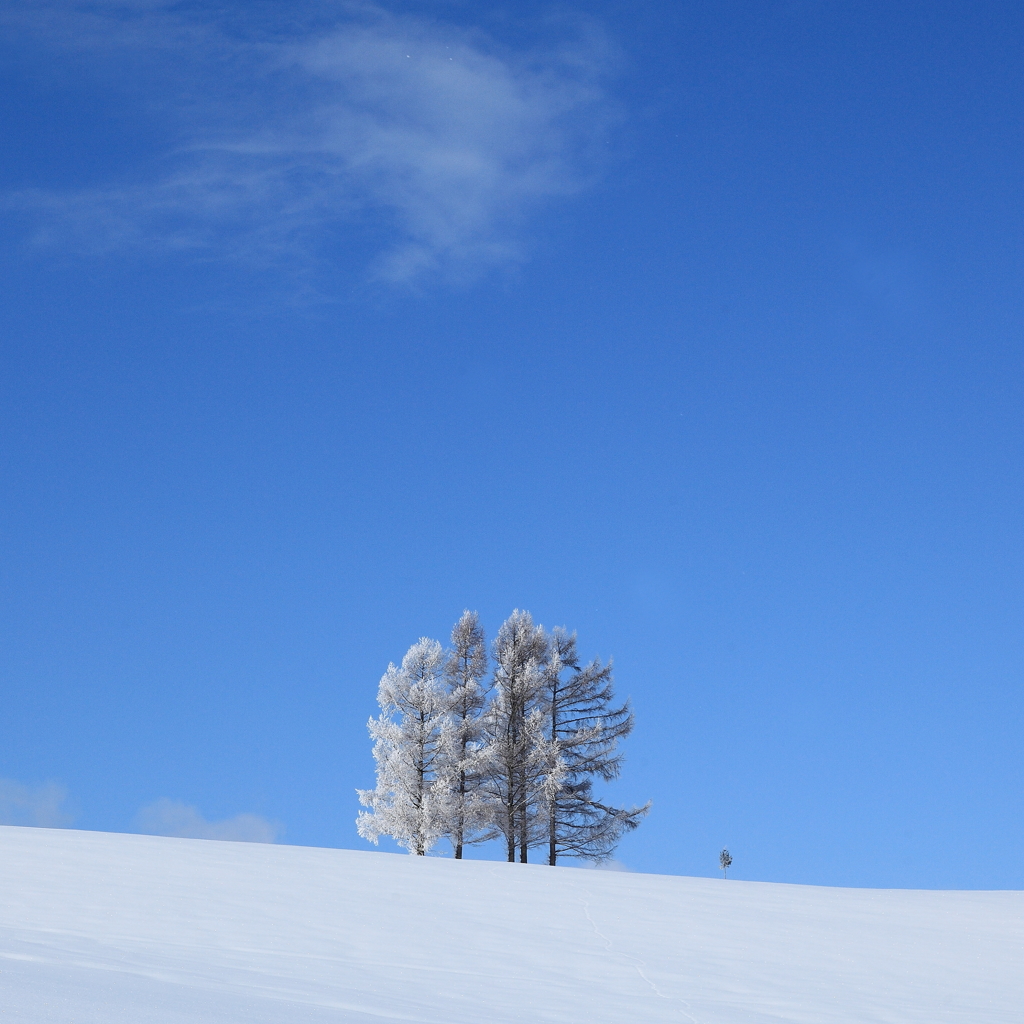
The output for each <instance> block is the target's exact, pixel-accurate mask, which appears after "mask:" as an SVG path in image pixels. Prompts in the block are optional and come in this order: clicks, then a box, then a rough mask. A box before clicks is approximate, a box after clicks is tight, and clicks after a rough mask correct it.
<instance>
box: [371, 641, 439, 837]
mask: <svg viewBox="0 0 1024 1024" xmlns="http://www.w3.org/2000/svg"><path fill="white" fill-rule="evenodd" d="M444 667H445V655H444V651H443V650H442V648H441V645H440V644H439V643H438V642H437V641H436V640H430V639H427V638H426V637H424V638H422V639H421V640H419V641H417V642H416V643H414V644H413V645H412V647H410V648H409V651H408V653H407V654H406V655H405V657H404V658H403V659H402V666H401V668H397V667H396V666H395V665H393V664H392V665H389V666H388V670H387V672H385V673H384V676H383V678H382V679H381V681H380V688H379V690H378V693H377V702H378V704H380V709H381V713H380V716H379V717H378V718H371V719H370V721H369V723H368V728H369V730H370V735H371V737H372V738H373V740H374V745H373V757H374V760H375V761H376V762H377V785H376V787H375V788H374V789H363V790H357V792H358V793H359V802H360V803H361V804H363V806H364V807H369V808H370V810H369V811H360V812H359V817H358V819H357V827H358V830H359V834H360V835H361V836H362V837H363V838H364V839H369V840H370V842H372V843H376V842H377V841H378V840H379V838H380V837H381V836H382V835H387V836H391V837H392V838H393V839H394V840H395V841H396V842H397V843H398V844H399V845H400V846H403V847H404V848H405V849H407V850H408V851H409V852H410V853H415V854H419V855H420V856H422V855H424V854H426V852H427V851H428V850H429V849H430V848H431V847H432V846H433V845H434V843H436V842H437V840H438V838H439V837H440V836H442V835H444V834H445V832H446V831H447V822H446V814H445V805H446V802H445V800H444V799H443V798H441V799H439V797H440V794H439V793H438V792H437V791H435V787H436V779H437V774H436V773H437V769H438V766H439V762H440V761H441V733H442V728H443V726H444V723H445V716H446V714H447V711H448V695H447V692H446V688H445V686H444V683H443V680H442V676H443V673H444Z"/></svg>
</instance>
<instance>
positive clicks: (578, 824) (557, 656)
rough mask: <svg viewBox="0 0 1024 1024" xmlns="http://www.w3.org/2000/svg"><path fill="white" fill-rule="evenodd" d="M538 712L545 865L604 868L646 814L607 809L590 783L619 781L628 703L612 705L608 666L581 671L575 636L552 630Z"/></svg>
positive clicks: (644, 810) (628, 727)
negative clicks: (577, 861)
mask: <svg viewBox="0 0 1024 1024" xmlns="http://www.w3.org/2000/svg"><path fill="white" fill-rule="evenodd" d="M539 703H540V705H541V707H542V708H543V712H544V718H545V733H546V740H547V746H546V750H547V754H548V757H549V762H550V763H549V769H548V774H547V777H546V779H545V785H544V798H545V799H544V807H543V814H544V818H545V826H546V839H547V846H548V864H551V865H554V864H556V863H557V861H558V857H559V856H569V857H581V858H584V859H586V860H593V861H602V860H606V859H607V858H608V857H610V856H611V854H612V852H613V851H614V849H615V847H616V845H617V844H618V842H619V840H620V839H621V838H622V835H623V833H624V832H628V831H632V830H633V829H635V828H636V827H637V826H638V825H639V824H640V821H641V819H642V818H643V817H644V816H645V815H646V814H647V812H648V810H649V809H650V804H649V803H648V804H646V805H644V806H643V807H633V808H628V809H627V808H623V807H610V806H608V805H607V804H604V803H601V801H599V800H598V799H597V798H596V797H595V796H594V791H593V789H594V781H595V780H596V779H601V780H602V781H604V782H609V781H611V780H612V779H615V778H617V777H618V775H619V772H620V770H621V767H622V754H621V753H619V752H618V751H617V747H618V743H619V740H621V739H622V738H624V737H625V736H628V735H629V734H630V732H632V730H633V712H632V710H631V709H630V706H629V701H626V702H624V703H623V704H619V705H618V706H616V705H615V691H614V688H613V683H612V670H611V665H610V664H608V665H602V664H601V662H600V661H598V660H594V661H592V662H590V664H588V665H584V666H581V665H580V663H579V656H578V654H577V651H576V634H575V633H571V634H570V633H568V632H567V631H566V630H564V629H561V628H556V629H554V630H553V631H552V634H551V639H550V644H549V657H548V662H547V664H546V665H545V667H544V674H543V684H542V689H541V697H540V702H539Z"/></svg>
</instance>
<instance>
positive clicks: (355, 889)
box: [0, 827, 1024, 1024]
mask: <svg viewBox="0 0 1024 1024" xmlns="http://www.w3.org/2000/svg"><path fill="white" fill-rule="evenodd" d="M0 872H2V875H0V1020H2V1021H4V1022H5V1024H8V1022H10V1024H13V1022H31V1024H37V1022H42V1021H60V1022H61V1024H71V1022H73V1024H87V1022H93V1021H95V1022H100V1021H102V1022H104V1024H122V1022H124V1024H129V1022H130V1024H148V1022H160V1024H164V1022H172V1021H173V1022H182V1021H192V1022H202V1024H228V1022H232V1024H233V1022H243V1021H244V1022H246V1024H263V1022H275V1024H277V1022H299V1021H301V1022H309V1024H320V1022H326V1021H332V1022H353V1024H355V1022H358V1024H370V1022H373V1024H386V1022H389V1021H429V1022H437V1024H466V1022H473V1024H482V1022H487V1024H490V1022H495V1024H500V1022H506V1021H507V1022H512V1021H516V1022H529V1024H534V1022H537V1024H540V1022H558V1024H568V1022H574V1024H575V1022H579V1024H602V1022H613V1021H614V1022H643V1024H648V1022H650V1024H655V1022H661V1021H673V1022H696V1024H740V1022H743V1024H761V1022H765V1024H767V1022H772V1024H778V1022H782V1021H786V1022H801V1024H803V1022H806V1024H831V1022H840V1021H841V1022H843V1024H850V1022H860V1021H884V1022H892V1024H897V1022H898V1024H910V1022H915V1024H916V1022H921V1024H940V1022H947V1021H948V1022H964V1024H988V1022H991V1024H996V1022H1000V1024H1004V1022H1005V1024H1010V1022H1013V1024H1020V1022H1021V1021H1024V893H1019V892H914V891H876V890H855V889H822V888H812V887H806V886H792V885H775V884H768V883H755V882H739V881H733V880H729V881H728V882H726V881H722V880H720V879H700V878H676V877H669V876H659V875H635V874H627V873H613V872H598V871H583V870H579V869H574V868H556V869H552V868H548V867H545V866H539V865H538V866H534V865H526V866H519V865H508V864H495V863H489V862H483V861H464V862H461V863H457V862H455V861H451V860H442V859H432V858H430V859H424V858H412V857H404V856H395V855H388V854H379V853H363V852H352V851H348V850H317V849H308V848H303V847H285V846H258V845H249V844H244V843H226V842H210V841H202V840H187V839H159V838H153V837H149V836H134V835H110V834H106V833H95V832H72V831H55V830H48V829H30V828H14V827H2V828H0Z"/></svg>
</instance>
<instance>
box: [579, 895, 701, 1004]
mask: <svg viewBox="0 0 1024 1024" xmlns="http://www.w3.org/2000/svg"><path fill="white" fill-rule="evenodd" d="M571 884H572V887H573V888H574V889H577V890H580V891H582V892H585V893H586V894H587V895H588V896H593V893H592V892H590V890H589V889H581V887H580V886H578V885H577V884H576V883H575V882H573V883H571ZM580 903H582V904H583V913H584V914H586V915H587V920H588V921H589V922H590V927H591V928H593V929H594V934H595V935H596V936H597V937H598V938H599V939H600V940H601V941H602V942H603V943H604V944H605V949H607V951H608V952H609V953H610V954H611V955H612V956H620V957H622V959H623V960H629V961H630V962H631V963H632V965H633V968H634V970H635V971H636V973H637V974H639V975H640V977H641V978H643V980H644V981H645V982H646V983H647V984H648V985H650V987H651V989H652V991H653V992H654V994H655V995H656V996H657V997H658V998H659V999H667V1000H669V1002H679V1003H682V1004H683V1006H685V1007H686V1009H685V1010H684V1009H682V1008H680V1010H679V1012H680V1013H681V1014H682V1015H683V1016H684V1017H688V1018H689V1019H690V1020H691V1021H693V1024H700V1021H699V1020H697V1018H696V1017H694V1015H693V1014H692V1013H690V1010H691V1009H692V1007H691V1006H690V1004H689V1003H688V1002H687V1001H686V1000H685V999H673V997H672V996H667V995H665V993H664V992H662V991H661V989H660V988H658V986H657V985H656V984H655V983H654V982H653V981H651V979H650V978H648V977H647V975H646V974H645V973H644V968H645V967H646V966H647V964H646V963H645V962H644V961H643V960H641V959H640V957H638V956H633V955H632V954H630V953H622V952H620V951H619V950H617V949H613V948H612V940H611V939H609V938H608V936H607V935H605V933H604V932H603V931H601V929H600V928H598V927H597V922H596V921H595V920H594V919H593V918H592V917H591V916H590V903H589V902H588V901H587V900H585V899H580Z"/></svg>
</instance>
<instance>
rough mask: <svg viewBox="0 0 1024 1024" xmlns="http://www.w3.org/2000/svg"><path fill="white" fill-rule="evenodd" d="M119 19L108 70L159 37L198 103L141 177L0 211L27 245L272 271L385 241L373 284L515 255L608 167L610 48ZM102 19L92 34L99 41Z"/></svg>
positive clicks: (101, 52) (400, 23)
mask: <svg viewBox="0 0 1024 1024" xmlns="http://www.w3.org/2000/svg"><path fill="white" fill-rule="evenodd" d="M123 8H124V5H118V10H123ZM129 10H130V11H131V12H132V13H131V17H130V18H129V19H128V20H127V21H126V20H125V18H124V17H119V18H118V19H116V24H117V29H116V31H115V32H112V33H111V35H110V36H109V37H107V40H108V41H107V43H106V44H105V45H103V46H100V45H98V44H97V46H96V47H95V54H96V55H97V59H98V60H101V61H107V63H109V53H110V47H111V45H113V44H111V43H110V40H111V39H115V38H116V39H117V44H116V45H117V46H118V47H120V48H121V49H122V50H125V51H128V52H132V51H133V48H134V50H137V51H141V50H143V49H146V48H147V47H156V46H157V43H156V42H155V40H157V39H159V40H160V44H159V45H160V46H161V47H162V50H161V54H162V56H161V60H162V61H164V62H165V63H166V68H165V70H164V72H162V73H163V74H164V75H165V76H167V75H169V76H170V78H169V79H168V80H167V81H165V82H164V84H163V85H162V86H161V88H162V90H163V91H164V92H165V93H166V94H167V95H171V94H177V93H182V94H184V92H186V91H187V92H188V93H189V94H190V96H191V97H192V98H191V99H190V100H189V101H188V102H187V103H186V102H185V101H181V103H179V104H178V105H174V104H170V105H169V108H168V111H167V113H168V117H169V122H170V123H169V124H168V128H167V137H168V143H167V145H166V146H165V148H164V150H163V152H162V154H161V155H160V156H159V159H158V160H157V162H156V166H157V167H158V168H159V169H158V170H157V171H155V172H154V171H152V170H151V171H150V172H149V174H148V176H145V175H144V172H140V171H136V180H135V181H133V182H127V181H124V180H122V181H119V182H110V183H108V184H106V185H104V186H103V187H99V188H90V189H80V190H76V191H61V192H58V191H54V190H39V189H35V190H22V191H20V192H18V193H17V194H14V195H9V196H8V197H6V201H5V204H6V205H7V206H8V207H9V208H17V209H19V210H20V211H21V212H23V213H29V214H31V215H33V216H34V217H35V219H36V226H35V231H34V234H33V240H34V241H35V242H36V243H37V244H38V245H41V246H48V247H57V248H71V249H76V250H79V251H81V250H83V249H84V250H88V251H92V252H97V251H98V252H104V251H107V252H109V251H112V250H118V249H123V248H125V247H138V246H159V247H161V248H166V249H172V250H182V251H186V252H194V253H199V254H204V255H207V256H209V255H215V256H216V255H231V256H234V257H242V258H245V259H249V260H253V261H257V262H261V263H269V264H275V263H280V262H287V261H294V260H296V259H298V260H299V261H300V262H307V263H308V262H322V261H324V260H326V259H328V258H329V257H328V255H327V254H328V253H329V252H330V251H331V250H332V248H334V249H338V248H341V249H351V248H353V246H354V245H355V244H356V243H355V241H354V240H355V239H357V238H358V239H359V242H358V247H359V248H366V247H369V248H371V249H372V248H373V247H374V245H376V249H377V256H376V257H372V259H373V264H372V268H371V276H373V277H376V278H378V279H381V280H385V281H389V282H393V283H403V282H413V281H417V280H419V279H421V278H430V277H436V276H442V277H447V278H452V277H454V278H460V277H472V276H475V275H476V274H477V273H479V272H480V271H482V270H484V269H486V268H488V267H492V266H495V265H500V264H503V263H508V262H510V261H512V262H514V261H517V260H519V259H521V258H523V254H524V247H523V244H522V241H521V239H522V237H523V234H524V225H525V223H526V221H527V218H528V217H529V216H530V215H531V213H533V212H534V211H536V210H538V209H539V208H541V207H543V206H544V204H546V203H549V202H551V201H553V200H556V199H558V198H559V197H564V196H567V195H569V194H572V193H574V192H576V191H577V190H579V189H580V188H581V187H583V186H585V185H586V184H587V183H588V182H589V181H590V180H592V178H593V177H594V175H595V174H596V172H597V169H598V168H599V166H600V162H601V157H600V156H599V154H600V152H601V151H602V140H603V139H604V136H605V133H606V129H607V127H608V125H609V123H610V109H611V108H610V105H609V103H608V102H607V100H606V97H605V96H604V95H603V93H602V90H601V88H600V85H599V78H600V76H601V74H602V72H603V70H604V68H605V66H606V65H607V63H608V60H607V58H608V50H607V48H606V47H605V46H604V45H603V44H602V42H601V41H600V39H599V38H597V37H595V36H594V35H593V34H590V35H589V36H583V37H580V38H578V39H577V40H576V42H575V43H574V44H573V45H572V46H569V47H563V48H562V50H561V51H559V50H551V51H548V52H533V53H523V52H520V53H512V52H509V51H508V50H507V49H502V48H501V47H500V46H498V45H497V44H496V43H495V42H494V41H493V40H490V39H488V38H486V37H484V36H483V35H481V34H479V33H470V32H467V31H465V30H463V29H458V28H454V27H451V26H446V25H442V24H437V23H432V22H426V21H423V20H419V19H416V18H414V17H411V16H407V15H402V16H398V15H394V14H390V13H388V12H386V11H384V10H382V9H379V8H375V7H365V6H364V7H360V8H357V9H356V8H347V9H346V10H347V15H346V16H345V18H344V19H343V20H342V21H339V22H336V23H335V25H334V27H332V28H331V29H329V30H327V29H322V28H321V29H319V30H318V31H316V32H312V31H310V32H308V33H306V34H304V35H302V36H300V37H299V38H296V37H295V36H294V35H293V36H288V37H284V36H277V37H275V36H268V35H267V34H266V33H263V34H262V35H260V37H259V38H239V37H238V36H237V35H233V34H231V33H228V32H227V31H226V30H221V29H219V28H218V27H217V26H214V25H211V24H209V23H206V24H197V25H196V26H195V31H194V32H193V33H192V34H191V35H188V34H187V33H186V32H185V31H184V29H183V27H182V25H181V23H180V22H176V21H174V20H173V19H172V18H171V17H170V15H169V14H168V12H167V11H166V10H162V9H158V8H157V7H156V6H155V5H146V4H142V5H135V6H134V7H131V8H129ZM96 17H97V16H96V14H95V13H94V14H92V15H90V20H89V22H88V24H89V25H90V26H91V27H90V30H89V36H90V38H92V37H96V36H98V35H99V36H102V33H98V32H97V30H96V27H95V24H96ZM111 18H112V19H113V15H111ZM147 19H151V21H147ZM147 24H148V25H149V30H148V31H147V30H146V26H147ZM186 37H188V38H189V39H190V43H189V44H188V45H186V44H185V43H184V42H183V40H184V39H185V38H186ZM175 40H176V41H177V42H175V45H174V47H171V45H170V44H171V43H172V42H174V41H175ZM169 49H170V50H171V51H172V56H171V58H170V59H168V57H167V54H168V50H169ZM175 53H176V54H177V57H176V58H175V57H174V54H175ZM158 63H159V62H158ZM107 73H109V69H108V71H107ZM185 85H187V86H188V89H187V90H186V89H184V88H182V87H183V86H185ZM197 96H198V97H201V98H200V99H197V98H196V97H197ZM163 102H165V104H166V103H167V102H168V101H166V100H164V101H163ZM172 139H173V141H172ZM140 175H143V177H142V178H141V180H140Z"/></svg>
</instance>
